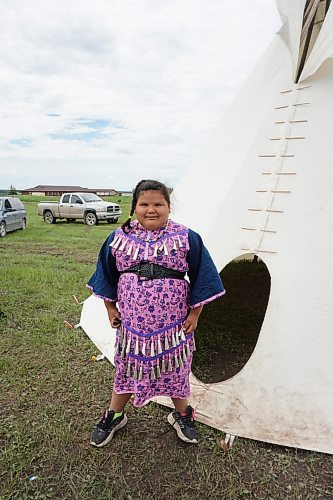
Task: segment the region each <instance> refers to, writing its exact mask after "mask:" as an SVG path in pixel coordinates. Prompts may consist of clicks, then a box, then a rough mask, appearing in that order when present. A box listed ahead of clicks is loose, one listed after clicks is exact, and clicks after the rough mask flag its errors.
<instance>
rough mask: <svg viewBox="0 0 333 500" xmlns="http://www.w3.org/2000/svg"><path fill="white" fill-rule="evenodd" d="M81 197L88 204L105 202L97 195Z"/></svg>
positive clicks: (88, 194) (83, 195)
mask: <svg viewBox="0 0 333 500" xmlns="http://www.w3.org/2000/svg"><path fill="white" fill-rule="evenodd" d="M80 196H81V198H82V199H83V201H84V202H86V203H93V202H94V201H103V200H102V198H100V197H99V196H96V195H95V194H90V193H87V194H81V195H80Z"/></svg>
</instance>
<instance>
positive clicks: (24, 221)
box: [21, 219, 27, 231]
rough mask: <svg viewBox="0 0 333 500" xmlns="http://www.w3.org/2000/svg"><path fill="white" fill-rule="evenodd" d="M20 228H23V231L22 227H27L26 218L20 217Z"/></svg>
mask: <svg viewBox="0 0 333 500" xmlns="http://www.w3.org/2000/svg"><path fill="white" fill-rule="evenodd" d="M21 229H23V231H24V229H27V221H26V219H22V221H21Z"/></svg>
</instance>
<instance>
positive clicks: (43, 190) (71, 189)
mask: <svg viewBox="0 0 333 500" xmlns="http://www.w3.org/2000/svg"><path fill="white" fill-rule="evenodd" d="M64 193H95V194H97V195H99V196H117V195H119V191H116V190H115V189H113V188H112V189H107V188H100V189H88V188H83V187H81V186H48V185H45V186H44V185H41V184H39V185H38V186H35V187H32V188H26V189H22V194H25V195H35V196H61V195H62V194H64Z"/></svg>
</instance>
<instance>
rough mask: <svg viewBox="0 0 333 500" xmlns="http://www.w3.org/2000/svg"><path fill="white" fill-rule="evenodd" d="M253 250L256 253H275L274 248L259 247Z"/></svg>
mask: <svg viewBox="0 0 333 500" xmlns="http://www.w3.org/2000/svg"><path fill="white" fill-rule="evenodd" d="M255 252H256V253H277V252H276V251H275V250H261V249H259V248H258V249H257V250H256V251H255Z"/></svg>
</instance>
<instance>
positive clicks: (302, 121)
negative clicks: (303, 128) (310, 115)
mask: <svg viewBox="0 0 333 500" xmlns="http://www.w3.org/2000/svg"><path fill="white" fill-rule="evenodd" d="M289 123H308V120H290V121H289Z"/></svg>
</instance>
